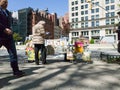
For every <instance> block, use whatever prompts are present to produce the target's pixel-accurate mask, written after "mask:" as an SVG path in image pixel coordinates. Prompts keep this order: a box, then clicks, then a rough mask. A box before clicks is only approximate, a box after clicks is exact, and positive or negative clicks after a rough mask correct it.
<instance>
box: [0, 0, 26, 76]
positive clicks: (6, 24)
mask: <svg viewBox="0 0 120 90" xmlns="http://www.w3.org/2000/svg"><path fill="white" fill-rule="evenodd" d="M7 6H8V0H0V46H4V47H6V49H7V51H8V53H9V56H10V65H11V68H12V70H13V75H15V76H23V75H24V74H25V73H24V72H23V71H20V70H19V67H18V58H17V51H16V47H15V43H14V40H13V32H12V30H11V14H10V12H9V11H8V10H7Z"/></svg>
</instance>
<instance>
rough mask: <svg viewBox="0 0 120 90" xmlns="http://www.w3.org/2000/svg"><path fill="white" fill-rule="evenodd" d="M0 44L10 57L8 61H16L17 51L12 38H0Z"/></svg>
mask: <svg viewBox="0 0 120 90" xmlns="http://www.w3.org/2000/svg"><path fill="white" fill-rule="evenodd" d="M0 44H1V45H3V46H5V47H6V49H7V51H8V53H9V57H10V62H17V61H18V59H17V51H16V47H15V42H14V40H13V38H10V39H6V40H0Z"/></svg>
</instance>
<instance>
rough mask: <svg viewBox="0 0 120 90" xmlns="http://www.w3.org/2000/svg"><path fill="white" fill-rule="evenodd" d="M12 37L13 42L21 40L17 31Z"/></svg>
mask: <svg viewBox="0 0 120 90" xmlns="http://www.w3.org/2000/svg"><path fill="white" fill-rule="evenodd" d="M13 38H14V40H15V42H18V41H21V40H22V37H21V36H20V35H19V34H18V33H14V34H13Z"/></svg>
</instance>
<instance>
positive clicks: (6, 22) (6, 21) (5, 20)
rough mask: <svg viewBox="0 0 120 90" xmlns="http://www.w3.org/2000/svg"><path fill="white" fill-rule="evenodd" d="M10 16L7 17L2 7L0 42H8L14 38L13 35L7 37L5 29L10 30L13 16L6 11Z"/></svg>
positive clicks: (0, 13) (0, 9) (0, 12)
mask: <svg viewBox="0 0 120 90" xmlns="http://www.w3.org/2000/svg"><path fill="white" fill-rule="evenodd" d="M6 12H7V14H8V16H6V15H5V13H4V12H3V10H2V8H1V7H0V40H6V39H7V40H8V39H10V38H11V37H12V35H7V34H6V33H4V30H5V28H9V29H10V26H11V15H10V13H9V11H8V10H6Z"/></svg>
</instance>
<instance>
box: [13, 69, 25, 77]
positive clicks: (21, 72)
mask: <svg viewBox="0 0 120 90" xmlns="http://www.w3.org/2000/svg"><path fill="white" fill-rule="evenodd" d="M13 75H14V76H17V77H22V76H24V75H25V72H23V71H20V70H19V71H16V72H14V73H13Z"/></svg>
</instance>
